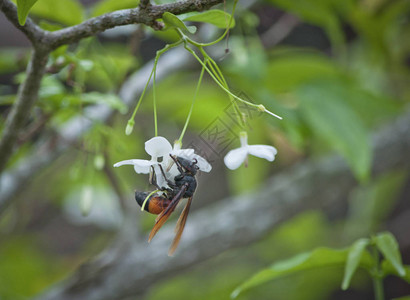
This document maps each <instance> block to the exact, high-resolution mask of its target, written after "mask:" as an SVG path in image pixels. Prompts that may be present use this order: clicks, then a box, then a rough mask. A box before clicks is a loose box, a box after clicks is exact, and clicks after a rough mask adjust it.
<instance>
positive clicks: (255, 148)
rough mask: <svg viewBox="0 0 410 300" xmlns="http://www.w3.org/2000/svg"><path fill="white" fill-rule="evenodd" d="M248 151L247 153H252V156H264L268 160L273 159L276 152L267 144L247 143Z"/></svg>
mask: <svg viewBox="0 0 410 300" xmlns="http://www.w3.org/2000/svg"><path fill="white" fill-rule="evenodd" d="M248 151H249V154H252V155H253V156H257V157H260V158H264V159H266V160H269V161H273V160H274V159H275V155H276V154H277V153H278V151H277V150H276V148H275V147H272V146H268V145H249V146H248Z"/></svg>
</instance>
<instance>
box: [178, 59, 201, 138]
mask: <svg viewBox="0 0 410 300" xmlns="http://www.w3.org/2000/svg"><path fill="white" fill-rule="evenodd" d="M205 61H206V59H205ZM204 71H205V68H204V67H203V66H202V70H201V74H200V75H199V79H198V84H197V85H196V90H195V94H194V97H193V99H192V103H191V108H190V109H189V113H188V117H187V118H186V121H185V125H184V128H183V129H182V132H181V136H180V137H179V140H178V141H179V142H180V143H182V138H183V137H184V134H185V131H186V129H187V127H188V123H189V120H190V119H191V115H192V111H193V110H194V104H195V100H196V96H197V95H198V91H199V87H200V86H201V83H202V77H203V76H204Z"/></svg>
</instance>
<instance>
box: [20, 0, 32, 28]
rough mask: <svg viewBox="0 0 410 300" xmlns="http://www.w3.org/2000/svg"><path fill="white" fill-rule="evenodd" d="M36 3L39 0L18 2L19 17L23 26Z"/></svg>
mask: <svg viewBox="0 0 410 300" xmlns="http://www.w3.org/2000/svg"><path fill="white" fill-rule="evenodd" d="M36 2H37V0H17V16H18V19H19V24H20V25H21V26H24V24H25V23H26V19H27V16H28V12H29V11H30V9H31V8H32V7H33V5H34V3H36Z"/></svg>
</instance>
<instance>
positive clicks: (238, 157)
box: [224, 147, 248, 170]
mask: <svg viewBox="0 0 410 300" xmlns="http://www.w3.org/2000/svg"><path fill="white" fill-rule="evenodd" d="M247 155H248V149H247V148H246V147H240V148H237V149H234V150H231V151H229V152H228V154H226V155H225V157H224V162H225V165H226V166H227V167H228V169H231V170H235V169H237V168H239V166H240V165H241V164H242V163H243V162H244V161H245V159H246V156H247Z"/></svg>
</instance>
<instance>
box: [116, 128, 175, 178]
mask: <svg viewBox="0 0 410 300" xmlns="http://www.w3.org/2000/svg"><path fill="white" fill-rule="evenodd" d="M171 150H172V146H171V144H170V143H169V142H168V141H167V139H166V138H164V137H162V136H156V137H153V138H152V139H150V140H148V141H146V142H145V151H146V152H147V153H148V154H149V155H151V160H146V159H128V160H123V161H120V162H117V163H116V164H114V167H119V166H123V165H133V166H134V170H135V172H137V173H138V174H141V173H142V174H148V173H149V172H150V171H151V166H152V165H156V164H158V158H160V157H163V156H167V155H168V153H169V152H170V151H171Z"/></svg>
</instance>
